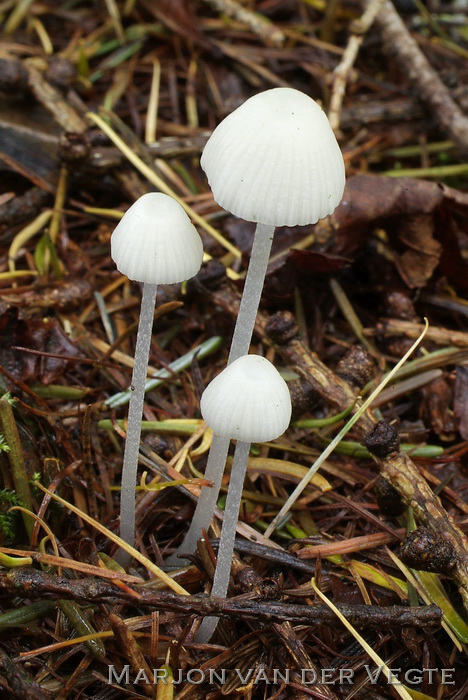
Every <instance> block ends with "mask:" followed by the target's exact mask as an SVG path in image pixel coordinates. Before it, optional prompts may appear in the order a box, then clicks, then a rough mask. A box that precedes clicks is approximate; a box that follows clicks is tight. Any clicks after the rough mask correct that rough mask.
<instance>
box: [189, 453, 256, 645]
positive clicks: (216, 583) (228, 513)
mask: <svg viewBox="0 0 468 700" xmlns="http://www.w3.org/2000/svg"><path fill="white" fill-rule="evenodd" d="M250 444H251V443H250V442H242V441H240V440H238V441H237V444H236V449H235V452H234V460H233V462H232V469H231V479H230V481H229V490H228V495H227V499H226V508H225V511H224V519H223V528H222V530H221V539H220V541H219V548H218V559H217V564H216V571H215V575H214V579H213V586H212V588H211V595H212V596H216V597H218V598H225V597H226V593H227V590H228V585H229V577H230V574H231V563H232V555H233V552H234V542H235V539H236V526H237V519H238V517H239V508H240V503H241V499H242V489H243V487H244V479H245V472H246V469H247V461H248V458H249V451H250ZM218 620H219V618H217V617H206V618H205V619H204V620H203V622H202V623H201V625H200V627H199V629H198V632H197V635H196V641H197V642H198V643H200V644H206V643H207V642H209V640H210V638H211V636H212V634H213V632H214V631H215V629H216V625H217V624H218Z"/></svg>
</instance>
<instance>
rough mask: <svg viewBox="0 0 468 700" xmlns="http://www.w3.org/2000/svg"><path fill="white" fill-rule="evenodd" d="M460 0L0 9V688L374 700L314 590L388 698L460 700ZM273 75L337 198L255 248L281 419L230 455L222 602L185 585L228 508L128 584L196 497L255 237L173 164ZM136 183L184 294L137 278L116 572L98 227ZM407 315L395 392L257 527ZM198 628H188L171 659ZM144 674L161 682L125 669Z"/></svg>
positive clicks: (124, 355)
mask: <svg viewBox="0 0 468 700" xmlns="http://www.w3.org/2000/svg"><path fill="white" fill-rule="evenodd" d="M462 5H463V3H458V2H452V1H450V0H448V1H447V2H441V3H437V2H430V3H420V2H416V1H415V2H414V3H413V2H405V1H403V0H398V2H397V1H395V2H393V3H392V2H389V0H385V1H382V0H361V1H356V2H352V1H351V0H341V2H336V1H333V2H328V3H327V2H324V1H323V0H304V1H302V0H287V1H281V2H279V1H277V0H258V1H257V2H250V1H249V2H247V1H242V2H241V1H239V0H190V1H188V2H181V0H163V1H161V2H150V1H149V0H106V1H105V2H101V3H84V2H65V3H54V2H48V1H47V0H46V1H45V2H42V3H39V2H36V1H35V0H33V1H32V2H28V1H21V2H19V1H18V2H16V0H11V1H9V2H4V3H0V18H1V20H2V25H3V34H2V37H1V39H0V237H1V239H0V240H1V245H2V256H1V269H0V337H1V343H0V382H1V385H2V386H1V389H2V391H1V394H2V397H1V398H0V434H1V436H2V437H1V440H0V469H1V477H2V479H1V483H0V489H1V490H0V544H1V547H0V565H1V567H2V568H1V570H0V603H1V611H0V689H1V694H2V697H8V698H10V697H11V698H16V697H18V698H19V697H21V698H31V699H32V698H34V699H37V700H43V699H48V698H65V697H70V698H72V697H73V698H74V697H76V698H78V697H80V698H98V697H99V698H102V699H109V700H110V699H111V698H112V699H113V698H121V697H122V698H123V697H157V698H160V700H168V699H169V698H181V699H182V698H188V699H190V698H210V699H212V700H215V698H219V697H223V696H226V697H241V696H244V697H246V698H271V699H273V698H307V697H315V698H328V699H329V700H341V699H342V698H347V697H356V698H363V699H364V698H371V699H372V700H377V699H380V698H387V697H395V696H396V693H397V692H399V691H396V689H395V687H394V686H392V685H389V684H388V683H387V682H386V680H385V674H383V673H382V674H380V675H378V678H377V679H376V678H373V677H372V674H373V673H375V672H376V669H375V665H374V664H373V662H372V661H371V660H370V658H369V656H368V655H367V653H365V652H364V651H363V649H362V647H361V646H360V645H359V644H358V643H357V642H356V641H355V639H354V638H353V637H352V636H351V634H350V633H349V632H348V631H347V630H346V629H345V627H344V626H342V623H341V622H340V621H339V620H338V619H337V617H336V613H335V612H334V611H333V610H331V609H330V608H329V607H328V606H327V605H325V604H324V603H323V601H321V600H320V599H319V598H318V594H317V593H316V590H315V589H314V588H313V585H312V579H314V585H315V586H317V587H318V589H319V593H320V591H322V592H323V593H324V594H325V595H326V596H327V598H328V599H329V600H330V601H332V603H334V604H335V605H336V607H337V608H338V610H339V611H340V612H341V613H342V614H343V615H344V616H345V618H347V620H348V621H349V622H350V623H351V624H352V625H353V626H354V628H355V629H357V630H358V631H359V633H360V634H361V635H362V636H363V637H364V639H365V641H366V642H367V643H368V644H369V645H370V646H371V647H372V649H374V650H375V651H376V652H377V653H378V655H379V656H380V658H381V659H382V660H383V661H384V662H385V663H386V664H387V665H388V666H389V667H391V668H398V669H400V671H399V672H398V675H399V676H400V677H401V679H402V680H403V683H404V689H405V688H406V690H408V689H409V690H410V691H417V693H418V694H417V695H416V694H415V695H414V697H417V698H420V699H425V698H433V699H435V698H447V699H448V698H452V699H453V700H461V698H463V697H465V696H466V693H467V687H468V679H467V677H466V659H464V649H465V647H466V644H467V642H468V627H467V624H466V617H464V615H465V614H466V608H467V607H468V552H467V548H468V547H467V540H466V534H465V533H466V515H467V510H468V508H467V505H466V498H465V494H466V488H467V482H466V467H467V464H468V462H467V453H468V449H467V442H466V441H467V440H468V369H467V367H468V364H467V362H468V333H467V332H466V319H467V315H468V312H467V309H468V306H467V302H466V290H467V286H468V282H467V274H466V269H467V268H466V263H467V250H468V247H467V241H468V239H467V232H468V230H467V225H466V223H467V217H468V194H467V189H466V179H465V180H464V179H463V178H464V177H465V178H466V174H467V170H468V169H467V166H466V163H464V162H463V158H464V157H465V156H466V153H467V151H468V119H467V117H466V107H467V93H466V88H465V87H463V86H464V84H466V57H467V46H466V39H467V36H466V28H465V27H464V25H463V16H462V9H461V6H462ZM277 86H288V87H293V88H297V89H299V90H302V91H304V92H306V93H307V94H309V95H310V96H312V97H313V98H314V99H316V100H320V101H321V102H322V104H323V106H324V108H325V109H326V110H327V111H328V114H329V116H330V120H331V123H332V125H333V128H334V129H335V133H336V134H337V137H338V140H339V142H340V146H341V148H342V150H343V154H344V159H345V163H346V166H347V185H346V189H345V195H344V197H343V200H342V202H341V204H340V205H339V207H338V208H337V209H336V210H335V212H334V214H333V215H332V216H331V217H329V218H327V219H326V220H323V221H321V222H319V223H318V224H317V225H315V226H306V227H295V228H279V229H278V230H277V232H276V234H275V239H274V242H273V251H272V257H271V261H270V266H269V269H268V274H267V279H266V284H265V288H264V292H263V297H262V307H261V310H260V312H259V314H258V316H257V323H256V328H255V336H254V341H253V346H252V347H253V350H254V351H255V352H256V353H258V354H260V355H264V356H265V357H267V358H268V359H269V360H270V361H272V362H273V363H274V364H275V366H276V367H277V369H279V370H281V371H282V372H284V374H285V378H286V379H287V380H288V385H289V387H290V390H291V395H292V402H293V422H292V424H291V427H290V428H289V430H288V431H287V432H286V433H285V434H284V435H283V436H282V437H281V438H278V439H277V440H275V441H273V442H272V443H269V444H262V445H255V446H254V449H253V450H252V452H251V455H250V458H249V462H248V466H247V481H246V483H245V489H244V500H243V502H242V507H241V512H240V519H239V523H238V537H237V540H236V550H235V556H234V561H233V567H232V576H231V585H230V590H229V597H228V599H227V600H220V599H216V598H212V597H211V596H210V595H209V591H210V581H211V580H212V577H213V571H214V564H215V561H216V560H215V557H216V552H217V547H218V543H219V539H218V537H219V530H220V518H222V507H223V502H224V501H223V498H224V496H223V497H222V498H221V500H220V502H219V509H218V510H217V513H216V515H217V518H216V519H215V520H214V525H213V530H212V531H210V532H209V533H206V535H205V537H204V538H203V539H201V540H200V541H199V546H198V550H197V553H196V555H193V556H191V557H190V565H189V566H186V567H181V568H180V569H179V570H177V571H175V572H174V573H172V574H171V575H172V577H173V579H174V581H175V583H176V587H177V590H178V591H179V592H172V591H168V590H167V589H166V586H165V584H164V582H162V581H160V580H159V579H158V578H157V576H156V573H155V572H157V571H158V569H157V567H163V566H164V558H165V557H166V555H169V554H171V553H172V552H173V551H174V550H175V549H176V548H177V546H178V545H179V544H180V542H181V541H182V539H183V536H184V534H185V532H186V531H187V528H188V524H189V522H190V519H191V517H192V514H193V511H194V506H195V500H196V498H197V496H198V494H199V491H200V486H201V485H202V484H203V483H204V482H203V472H204V468H205V463H206V455H207V451H208V448H209V441H210V435H209V433H208V432H207V431H206V430H205V428H204V425H203V424H202V421H201V418H200V412H199V399H200V395H201V393H202V392H203V390H204V388H205V386H206V385H207V384H208V383H209V381H211V379H212V378H213V377H214V376H215V375H216V374H218V373H219V371H221V369H222V368H223V367H224V366H225V363H226V357H227V348H228V345H229V337H230V334H231V333H232V329H233V324H234V319H235V317H236V315H237V310H238V305H239V299H240V290H241V288H242V284H243V281H242V280H243V278H244V276H245V271H246V268H247V261H248V255H249V252H250V248H251V243H252V237H253V230H254V226H253V225H252V224H248V223H245V222H243V221H241V220H239V219H236V218H235V217H233V216H231V215H228V214H227V213H226V212H223V211H222V210H221V209H220V208H219V207H218V206H217V205H216V204H215V202H214V201H213V198H212V195H211V193H210V191H209V189H208V186H207V183H206V180H205V178H204V175H203V173H202V171H201V169H200V167H199V156H200V153H201V151H202V149H203V147H204V145H205V143H206V141H207V139H208V137H209V135H210V133H211V131H212V129H213V128H214V127H215V126H216V124H217V123H219V121H221V119H223V118H224V117H225V116H226V115H227V114H229V113H230V112H231V111H233V109H235V108H236V107H237V106H239V105H240V104H241V103H242V102H243V101H244V100H245V99H247V98H248V97H250V96H251V95H253V94H255V93H256V92H259V91H261V90H265V89H268V88H270V87H277ZM155 190H156V191H163V192H165V193H166V194H171V195H172V196H175V197H176V198H179V199H180V200H181V201H182V202H183V205H184V207H185V208H186V209H189V214H190V216H191V218H192V220H193V222H194V223H195V224H196V225H197V228H198V231H199V232H200V235H201V236H202V239H203V244H204V249H205V251H206V253H207V254H208V256H207V259H206V261H205V263H204V265H203V266H202V269H201V271H200V273H199V274H198V275H197V276H196V277H195V278H194V279H193V280H191V281H190V282H189V283H188V284H184V285H182V287H180V286H166V287H164V288H162V289H161V293H160V298H159V307H158V309H157V311H156V314H155V326H154V329H155V332H154V338H153V344H152V348H151V355H150V367H149V375H150V376H152V375H156V376H155V378H154V379H153V388H152V389H151V390H150V391H148V392H147V394H146V403H145V412H144V420H143V424H142V431H143V432H142V436H143V439H142V444H141V450H140V476H141V475H143V472H144V471H146V472H147V475H146V476H143V481H142V487H140V488H141V493H140V494H139V495H138V501H137V508H136V512H137V549H138V550H139V552H140V561H139V562H137V561H136V560H134V562H133V563H134V566H132V567H130V569H128V571H124V570H123V569H121V568H120V567H119V566H118V565H117V564H116V563H115V561H114V560H113V559H112V557H113V555H114V554H115V552H116V549H117V547H116V545H115V543H114V542H113V541H112V537H113V535H112V533H118V531H119V523H118V519H117V516H118V490H115V489H118V486H119V484H120V471H121V467H122V456H123V445H124V438H125V422H124V420H123V419H124V418H125V416H126V405H127V403H128V398H129V392H128V385H129V382H130V377H131V368H132V358H133V351H134V342H135V335H136V327H137V313H138V308H139V305H140V298H141V292H140V289H139V286H138V285H136V284H133V283H130V282H129V281H128V280H126V278H124V277H122V276H121V275H119V274H118V273H117V272H116V270H115V267H114V265H113V263H112V261H111V259H110V245H109V241H110V235H111V232H112V230H113V228H114V227H115V225H116V222H117V221H118V220H119V219H120V218H121V216H122V214H123V212H124V211H125V210H126V209H127V208H128V207H129V205H130V204H131V203H132V202H133V201H134V200H135V199H136V198H138V197H139V196H141V195H142V194H144V193H146V192H149V191H155ZM158 294H159V293H158ZM425 318H427V319H428V321H429V324H430V325H429V329H428V331H427V334H426V336H425V338H424V340H423V343H422V345H421V347H420V348H419V349H418V350H417V352H416V354H415V355H414V356H413V357H412V358H411V359H410V361H409V362H408V363H407V364H406V365H405V366H404V367H403V368H402V369H401V370H400V372H399V375H398V378H397V381H395V382H393V383H391V384H390V385H389V386H388V387H387V388H386V389H385V391H384V392H383V393H382V394H381V395H380V396H379V398H378V399H377V401H376V402H375V403H374V404H373V406H372V408H371V409H369V410H368V411H367V412H366V414H365V415H364V416H363V417H362V418H361V419H360V420H359V421H358V422H357V423H356V425H355V426H354V427H353V429H352V432H351V433H350V434H349V435H348V436H347V438H346V440H345V441H344V442H342V443H341V444H340V446H339V448H337V449H336V450H335V452H333V454H332V455H331V456H330V457H329V459H328V460H327V461H326V463H325V464H324V465H323V467H322V468H321V470H320V472H319V473H318V474H317V475H316V476H315V477H314V479H313V481H312V482H311V485H310V486H309V487H308V488H307V489H306V490H305V491H304V493H303V495H302V497H301V498H300V500H299V501H298V502H297V503H296V504H295V506H294V508H293V511H292V514H291V517H290V519H289V520H288V521H287V522H286V523H284V524H283V525H282V526H281V528H280V530H278V531H276V532H275V534H274V536H273V537H272V538H271V539H266V538H265V537H264V536H263V533H264V532H265V530H266V528H267V527H268V525H269V524H270V522H271V520H272V518H273V517H274V516H275V515H276V513H277V512H278V511H279V509H280V508H281V506H282V505H283V504H284V502H285V500H286V499H287V497H288V495H289V493H290V492H291V488H292V487H294V486H295V485H297V483H298V482H299V481H300V480H301V479H302V477H303V476H304V474H305V473H306V472H307V470H308V469H309V467H310V466H311V464H312V463H313V462H314V461H315V459H316V458H317V456H318V455H319V454H320V452H321V450H322V449H323V448H324V447H325V446H326V445H327V444H328V443H329V441H330V440H331V438H332V437H333V436H334V435H335V434H336V433H337V432H338V430H339V429H340V428H341V427H342V425H343V422H344V421H346V416H348V415H349V414H350V413H351V412H354V411H356V410H357V409H358V407H359V405H360V403H361V402H362V401H363V399H365V397H367V396H368V395H369V392H370V391H371V390H372V389H373V388H375V386H376V385H377V384H378V382H379V380H380V379H381V378H382V376H384V375H385V373H386V372H388V371H389V370H390V369H391V368H392V367H393V366H394V365H395V364H396V362H397V361H398V360H399V358H400V357H401V356H402V355H403V354H404V353H405V352H406V351H407V349H408V348H409V346H410V345H411V344H412V343H413V342H414V339H415V338H417V337H418V336H419V335H420V333H421V330H422V329H423V327H424V319H425ZM229 468H230V459H229V460H228V471H229ZM169 482H170V483H169ZM177 482H180V483H177ZM226 485H227V477H226V478H225V482H224V486H223V488H224V491H223V492H222V493H223V494H225V491H226ZM43 487H46V489H47V490H48V492H47V493H46V494H44V491H43V490H42V489H43ZM163 487H164V488H163ZM56 497H58V499H61V501H60V502H59V501H58V500H57V498H56ZM62 501H66V502H67V503H69V504H71V505H72V506H73V512H70V511H69V510H67V508H66V506H65V505H63V503H62ZM18 506H19V507H20V508H23V510H18V509H17V508H18ZM12 507H13V510H10V509H11V508H12ZM24 508H26V509H28V510H29V511H30V512H33V513H34V514H35V515H36V516H37V520H35V521H34V520H33V519H32V518H31V516H29V515H28V513H27V512H25V511H24ZM80 512H81V513H80ZM90 517H91V518H93V519H94V520H96V521H98V523H100V525H101V530H97V529H95V528H94V527H93V525H92V523H91V524H90ZM103 528H107V531H106V530H103ZM148 560H149V562H150V563H151V567H149V568H146V566H145V562H147V561H148ZM181 591H182V592H185V593H187V594H188V595H185V594H182V593H181ZM213 614H219V615H220V617H221V623H220V625H219V626H218V631H217V634H216V636H215V638H214V639H213V640H212V643H211V644H207V645H201V644H197V643H196V642H195V641H194V637H195V632H196V629H197V626H198V624H199V622H200V619H201V617H203V616H207V615H213ZM110 667H112V668H113V669H114V671H115V672H114V674H112V673H110V672H109V668H110ZM125 669H127V671H126V670H125ZM153 669H157V670H161V669H165V672H166V676H165V679H167V678H169V677H170V676H171V674H172V676H173V678H174V679H175V680H177V681H180V682H177V683H176V684H174V685H171V684H170V683H167V682H166V683H163V682H162V680H161V679H162V677H163V676H162V675H161V674H160V675H159V679H160V680H159V683H156V682H153V675H152V674H153ZM410 669H413V670H414V669H416V670H417V671H419V672H420V673H419V677H417V679H416V681H414V677H415V676H414V674H413V681H412V680H411V676H405V673H407V672H408V671H409V670H410ZM424 669H426V671H424ZM427 669H437V670H435V671H434V670H433V671H432V672H428V671H427ZM451 669H453V671H450V670H451ZM304 670H306V671H308V672H309V675H307V674H304ZM343 670H347V671H350V672H351V676H349V674H348V679H349V678H351V679H352V680H351V681H350V682H348V681H346V675H345V676H343ZM286 671H287V672H288V674H287V675H288V678H287V681H286V680H284V679H282V678H281V674H283V676H284V675H285V674H286ZM126 673H128V677H127V675H126ZM139 673H140V675H138V674H139ZM191 673H192V675H190V674H191ZM210 673H211V675H210ZM275 673H276V675H275ZM310 673H313V674H315V676H316V681H315V683H312V682H309V681H310V678H311V676H310ZM122 674H123V675H122ZM216 674H218V675H216ZM223 674H224V676H223ZM145 676H146V677H147V678H150V679H151V682H150V683H145V682H144V680H145ZM202 676H203V682H201V681H200V678H201V677H202ZM416 676H417V674H416ZM119 678H120V679H121V680H118V679H119ZM220 678H221V679H222V680H220ZM126 680H128V682H126ZM199 681H200V682H199Z"/></svg>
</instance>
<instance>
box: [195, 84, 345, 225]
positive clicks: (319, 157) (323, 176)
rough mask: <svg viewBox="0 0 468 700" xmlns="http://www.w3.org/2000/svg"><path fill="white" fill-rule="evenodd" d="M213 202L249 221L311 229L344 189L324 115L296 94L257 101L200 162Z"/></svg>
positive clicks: (277, 93)
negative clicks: (308, 226) (211, 192)
mask: <svg viewBox="0 0 468 700" xmlns="http://www.w3.org/2000/svg"><path fill="white" fill-rule="evenodd" d="M201 166H202V168H203V170H204V171H205V172H206V174H207V177H208V182H209V184H210V187H211V189H212V190H213V195H214V198H215V200H216V201H217V202H218V204H220V205H221V206H222V207H223V208H224V209H227V210H228V211H230V212H232V213H233V214H235V215H236V216H239V217H241V218H243V219H245V220H247V221H256V222H261V223H263V224H272V225H274V226H299V225H300V226H302V225H305V224H313V223H315V222H316V221H318V220H319V219H322V218H323V217H324V216H327V215H328V214H331V213H332V212H333V210H334V209H335V207H336V206H337V205H338V204H339V202H340V201H341V198H342V196H343V189H344V184H345V171H344V162H343V156H342V154H341V151H340V148H339V146H338V143H337V142H336V138H335V135H334V133H333V131H332V129H331V127H330V123H329V121H328V119H327V117H326V115H325V113H324V112H323V111H322V110H321V109H320V107H319V106H318V104H317V103H316V102H314V100H313V99H312V98H311V97H308V96H307V95H305V94H304V93H303V92H300V91H299V90H293V89H292V88H273V89H272V90H266V91H265V92H261V93H259V94H258V95H254V97H251V98H250V99H248V100H247V101H246V102H244V104H242V105H241V106H240V107H238V109H236V110H235V111H234V112H232V113H231V114H230V115H229V116H227V117H226V119H224V120H223V121H222V122H221V123H220V124H219V125H218V126H217V127H216V129H215V130H214V131H213V133H212V135H211V137H210V138H209V140H208V142H207V144H206V146H205V149H204V151H203V154H202V158H201Z"/></svg>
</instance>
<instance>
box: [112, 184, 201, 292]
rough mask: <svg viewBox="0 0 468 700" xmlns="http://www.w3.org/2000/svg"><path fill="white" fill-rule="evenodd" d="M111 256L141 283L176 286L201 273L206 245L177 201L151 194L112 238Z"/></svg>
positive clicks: (125, 218) (139, 202)
mask: <svg viewBox="0 0 468 700" xmlns="http://www.w3.org/2000/svg"><path fill="white" fill-rule="evenodd" d="M111 257H112V260H113V261H114V262H115V264H116V265H117V269H118V270H119V272H121V273H122V274H123V275H127V277H128V278H129V279H131V280H136V281H137V282H149V283H150V284H174V283H175V282H182V281H183V280H187V279H190V277H193V276H194V275H196V274H197V272H198V271H199V269H200V267H201V264H202V261H203V245H202V242H201V238H200V236H199V235H198V232H197V229H196V228H195V226H194V225H193V224H192V222H191V221H190V219H189V218H188V216H187V214H186V213H185V211H184V210H183V209H182V207H181V206H180V204H178V203H177V202H176V200H175V199H173V198H172V197H169V196H168V195H167V194H162V193H161V192H150V193H149V194H144V195H143V196H142V197H140V198H139V199H137V201H136V202H135V203H134V204H132V206H131V207H130V209H128V210H127V211H126V213H125V214H124V216H123V217H122V219H121V220H120V222H119V223H118V224H117V226H116V228H115V229H114V232H113V234H112V236H111Z"/></svg>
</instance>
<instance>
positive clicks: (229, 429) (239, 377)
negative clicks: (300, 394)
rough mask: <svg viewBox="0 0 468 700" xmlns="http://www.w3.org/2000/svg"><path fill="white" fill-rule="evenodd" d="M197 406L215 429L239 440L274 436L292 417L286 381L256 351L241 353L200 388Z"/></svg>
mask: <svg viewBox="0 0 468 700" xmlns="http://www.w3.org/2000/svg"><path fill="white" fill-rule="evenodd" d="M200 408H201V412H202V416H203V418H204V420H205V421H206V422H207V423H208V425H209V427H210V428H211V429H212V430H213V432H214V433H216V434H217V435H220V436H221V437H229V438H235V439H236V440H242V442H264V441H267V440H273V439H274V438H277V437H278V436H279V435H281V434H282V433H284V431H285V430H286V428H287V427H288V425H289V421H290V420H291V397H290V394H289V389H288V387H287V384H286V382H285V381H284V379H283V378H282V377H281V376H280V374H279V372H278V370H276V369H275V367H274V366H273V365H272V364H271V362H269V361H268V360H266V359H265V358H264V357H260V356H259V355H244V356H243V357H239V358H238V359H237V360H235V361H234V362H232V363H231V364H230V365H228V367H226V369H224V370H223V371H222V372H221V373H220V374H218V376H217V377H215V378H214V379H213V381H212V382H210V384H209V385H208V386H207V388H206V389H205V391H204V392H203V395H202V397H201V401H200Z"/></svg>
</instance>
